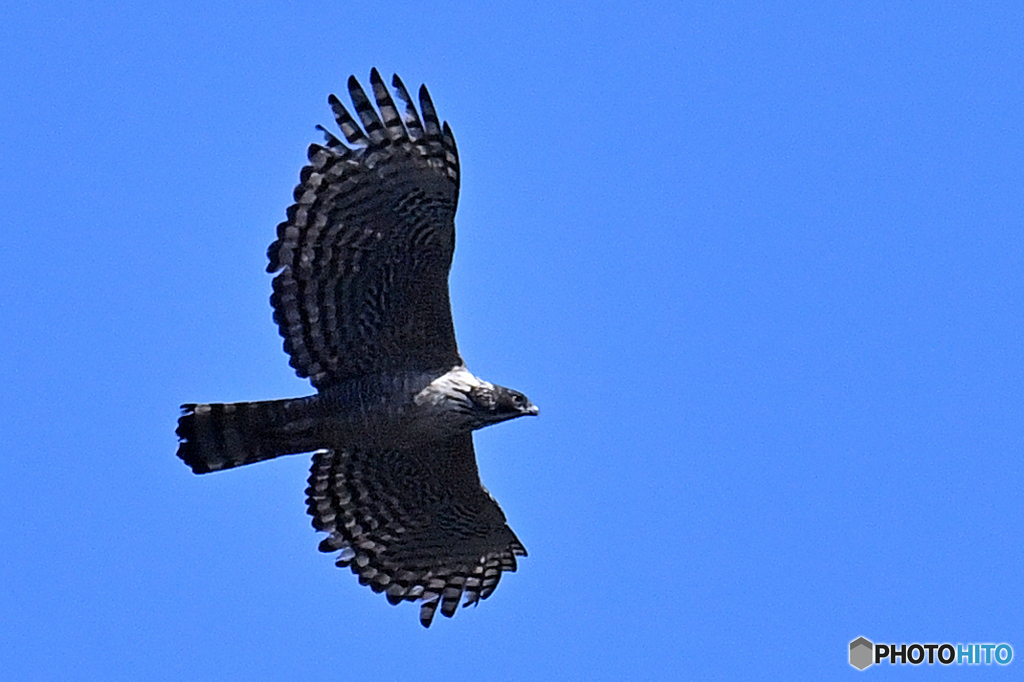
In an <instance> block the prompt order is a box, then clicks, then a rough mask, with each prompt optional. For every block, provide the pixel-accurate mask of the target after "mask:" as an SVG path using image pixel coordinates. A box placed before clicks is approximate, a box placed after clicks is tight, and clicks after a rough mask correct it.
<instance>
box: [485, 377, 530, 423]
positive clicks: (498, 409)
mask: <svg viewBox="0 0 1024 682" xmlns="http://www.w3.org/2000/svg"><path fill="white" fill-rule="evenodd" d="M468 397H469V400H470V402H471V403H472V405H473V413H474V414H475V415H476V416H478V417H480V418H481V419H482V420H483V422H484V424H483V425H484V426H486V425H487V424H497V423H498V422H503V421H507V420H509V419H515V418H516V417H526V416H537V415H538V414H540V410H539V409H538V408H537V406H536V405H534V404H533V403H531V402H530V399H529V398H527V397H526V396H525V395H523V394H522V393H520V392H519V391H514V390H512V389H511V388H505V387H504V386H497V385H495V384H488V383H485V382H481V384H480V385H478V386H473V387H472V388H470V389H469V392H468Z"/></svg>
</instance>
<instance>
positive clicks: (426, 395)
mask: <svg viewBox="0 0 1024 682" xmlns="http://www.w3.org/2000/svg"><path fill="white" fill-rule="evenodd" d="M415 401H416V404H417V405H423V406H430V407H431V409H434V410H438V411H440V412H442V413H444V414H447V415H448V419H450V420H453V421H455V422H456V423H461V424H462V426H461V427H460V428H466V427H468V428H469V429H479V428H482V427H484V426H489V425H491V424H497V423H498V422H503V421H508V420H509V419H515V418H516V417H526V416H530V415H537V414H540V410H538V409H537V406H536V405H534V404H533V403H531V402H530V400H529V398H527V397H526V396H525V395H523V394H522V393H520V392H519V391H514V390H512V389H511V388H505V387H504V386H497V385H495V384H492V383H490V382H487V381H483V380H482V379H479V378H477V377H475V376H473V375H472V374H470V373H469V372H468V371H466V368H465V367H455V368H453V369H452V370H451V371H450V372H448V373H447V374H445V375H443V376H440V377H438V378H437V379H435V380H434V381H432V382H431V383H430V385H428V386H427V387H426V388H424V389H423V390H422V391H420V392H419V393H418V394H417V395H416V398H415Z"/></svg>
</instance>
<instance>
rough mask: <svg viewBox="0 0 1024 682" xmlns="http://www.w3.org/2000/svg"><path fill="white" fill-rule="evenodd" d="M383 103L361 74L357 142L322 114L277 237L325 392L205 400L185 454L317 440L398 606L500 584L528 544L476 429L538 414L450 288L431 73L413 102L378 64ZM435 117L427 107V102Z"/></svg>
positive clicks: (343, 547)
mask: <svg viewBox="0 0 1024 682" xmlns="http://www.w3.org/2000/svg"><path fill="white" fill-rule="evenodd" d="M370 83H371V85H372V90H373V98H374V101H375V102H376V108H374V105H373V104H372V103H371V101H370V98H369V97H367V95H366V93H365V92H364V91H363V89H362V87H361V86H360V85H359V83H358V81H356V79H355V78H354V77H352V78H350V79H349V82H348V89H349V94H350V96H351V98H352V102H353V104H354V107H355V113H356V116H357V117H358V119H359V123H357V122H356V121H355V119H353V118H352V116H351V115H349V113H348V111H347V110H346V109H345V107H344V106H343V105H342V104H341V102H340V101H339V100H338V99H337V98H336V97H334V96H333V95H332V96H331V97H330V98H329V100H328V101H329V102H330V105H331V108H332V109H333V111H334V115H335V119H336V121H337V123H338V126H339V127H340V129H341V132H342V134H343V136H344V138H345V140H346V141H347V142H342V141H341V140H339V139H338V138H337V137H335V136H334V135H332V134H331V133H329V132H327V131H326V130H324V129H323V128H320V130H322V131H323V132H324V135H325V137H326V143H325V144H324V145H318V144H314V145H311V146H310V148H309V165H308V166H306V167H305V168H303V169H302V173H301V176H300V179H301V182H300V184H299V186H298V187H296V188H295V204H294V205H292V206H291V207H290V208H289V209H288V213H287V220H286V221H285V222H283V223H281V224H280V225H279V226H278V228H277V240H276V241H274V243H273V244H271V245H270V249H269V250H268V256H269V259H270V264H269V266H268V268H267V270H268V272H272V273H273V272H277V273H279V274H277V276H276V277H275V278H274V283H273V294H272V296H271V299H270V301H271V305H272V306H273V309H274V321H275V322H276V323H277V325H278V329H279V330H280V333H281V336H282V337H284V348H285V351H286V352H287V353H288V354H289V355H290V356H291V365H292V366H293V367H294V368H295V370H296V372H297V373H298V375H299V376H302V377H308V378H309V379H310V381H311V382H312V384H313V386H314V387H315V388H316V389H317V393H316V394H314V395H310V396H306V397H303V398H295V399H289V400H275V401H262V402H250V403H229V404H187V405H183V406H182V409H183V414H182V417H181V418H180V420H179V423H178V429H177V433H178V436H179V437H180V439H181V442H180V443H179V448H178V456H179V457H180V458H181V459H182V460H183V461H184V462H185V463H186V464H188V465H189V467H191V468H192V470H193V471H194V472H195V473H207V472H210V471H217V470H221V469H229V468H232V467H236V466H240V465H244V464H250V463H253V462H258V461H262V460H265V459H271V458H274V457H278V456H281V455H286V454H295V453H302V452H314V455H313V467H312V470H311V473H310V477H309V487H308V488H307V490H306V493H307V495H308V500H307V503H308V511H309V514H310V515H311V516H312V517H313V526H314V527H315V528H316V529H317V530H320V531H324V532H326V533H327V534H328V535H327V538H326V539H324V540H323V542H321V544H320V549H321V550H322V551H325V552H339V555H338V559H337V564H338V565H339V566H347V567H349V568H351V570H352V571H353V572H354V573H356V574H357V575H358V576H359V581H360V583H362V584H364V585H369V586H370V587H371V588H372V589H373V590H374V591H376V592H384V593H385V594H386V595H387V598H388V600H389V601H390V602H391V603H393V604H394V603H398V602H401V601H419V602H420V603H421V607H420V620H421V622H422V623H423V625H425V626H427V625H429V624H430V622H431V620H432V619H433V616H434V612H435V610H436V609H437V608H438V607H440V609H441V613H443V614H444V615H446V616H451V615H453V614H454V612H455V609H456V607H457V605H458V602H459V601H460V599H464V600H465V604H466V605H468V604H471V603H472V604H475V603H477V602H478V600H480V599H484V598H486V597H488V596H489V595H490V594H491V593H492V592H493V591H494V588H495V587H496V586H497V584H498V581H499V579H500V578H501V574H502V572H504V571H514V570H516V557H517V556H524V555H525V554H526V550H525V548H524V547H523V545H522V544H521V543H520V542H519V540H518V538H516V536H515V534H514V533H513V532H512V530H511V529H510V528H509V527H508V525H507V524H506V522H505V515H504V514H503V513H502V511H501V509H500V508H499V507H498V505H497V503H496V502H495V501H494V499H493V498H492V497H491V496H490V494H489V493H488V492H487V490H486V489H485V488H484V487H483V486H482V485H481V483H480V478H479V474H478V472H477V465H476V457H475V453H474V451H473V438H472V431H473V430H475V429H478V428H482V427H484V426H487V425H490V424H495V423H498V422H501V421H506V420H508V419H514V418H516V417H519V416H524V415H535V414H537V408H536V407H535V406H533V405H532V404H531V403H530V401H529V400H527V399H526V397H525V396H524V395H523V394H521V393H519V392H517V391H512V390H511V389H507V388H503V387H501V386H496V385H493V384H490V383H488V382H485V381H482V380H480V379H478V378H477V377H475V376H473V375H472V374H471V373H469V372H468V371H467V370H466V368H465V366H464V364H463V361H462V358H461V356H460V355H459V351H458V346H457V344H456V342H455V331H454V328H453V325H452V316H451V308H450V304H449V298H448V271H449V269H450V267H451V262H452V254H453V251H454V246H455V224H454V218H455V209H456V205H457V203H458V193H459V159H458V152H457V150H456V147H455V139H454V137H453V136H452V133H451V130H450V129H449V127H448V124H447V123H445V124H441V123H440V122H439V121H438V118H437V114H436V113H435V111H434V105H433V103H432V102H431V100H430V95H429V94H428V93H427V90H426V88H425V87H421V88H420V91H419V111H417V108H416V105H415V103H414V102H413V100H412V98H411V97H410V95H409V93H408V92H407V91H406V89H405V86H404V85H403V84H402V82H401V80H399V78H398V77H397V76H395V78H394V80H393V82H392V84H393V86H394V88H395V92H396V93H397V95H398V97H399V99H400V100H401V102H402V105H403V110H402V111H401V112H400V111H399V108H398V107H397V106H396V105H395V102H394V100H393V99H392V97H391V94H390V93H389V92H388V89H387V87H385V85H384V83H383V81H382V80H381V78H380V75H379V74H378V73H377V71H376V69H375V70H373V71H372V72H371V74H370ZM421 113H422V116H421Z"/></svg>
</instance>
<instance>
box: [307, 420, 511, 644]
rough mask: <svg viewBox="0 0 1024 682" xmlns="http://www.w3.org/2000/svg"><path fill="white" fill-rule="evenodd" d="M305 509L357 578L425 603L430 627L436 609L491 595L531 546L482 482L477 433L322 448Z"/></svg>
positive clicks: (424, 618) (397, 598) (448, 612)
mask: <svg viewBox="0 0 1024 682" xmlns="http://www.w3.org/2000/svg"><path fill="white" fill-rule="evenodd" d="M306 494H307V495H308V499H307V504H308V505H309V514H310V515H311V516H312V517H313V527H314V528H316V529H317V530H322V531H327V532H328V533H330V535H329V536H328V537H327V538H325V539H324V540H323V541H322V542H321V543H320V550H321V551H323V552H333V551H336V550H341V554H340V555H339V557H338V559H337V564H338V566H349V567H350V568H351V569H352V572H353V573H355V574H356V575H358V576H359V582H360V583H361V584H363V585H369V586H370V587H371V588H372V589H373V591H374V592H384V593H386V594H387V598H388V601H389V602H391V603H392V604H397V603H399V602H401V601H403V600H404V601H417V600H419V601H421V602H422V605H421V607H420V622H421V623H423V625H424V626H429V625H430V621H431V620H432V619H433V617H434V611H435V610H436V609H437V607H438V606H440V607H441V613H442V614H444V615H445V616H448V617H451V616H452V615H453V614H454V613H455V609H456V608H457V607H458V605H459V599H460V598H461V597H463V596H464V597H465V598H466V601H465V604H463V606H468V605H469V604H475V603H476V602H477V601H479V600H480V599H486V598H487V597H488V596H490V594H491V592H493V591H494V588H495V587H497V585H498V580H500V579H501V573H502V571H515V570H516V556H525V555H526V549H525V548H524V547H523V545H522V544H521V543H520V542H519V539H518V538H517V537H516V536H515V533H513V532H512V529H511V528H509V527H508V525H507V524H506V523H505V515H504V514H503V513H502V511H501V508H500V507H498V503H497V502H495V501H494V498H492V497H491V496H490V493H488V492H487V490H486V489H485V488H484V487H483V486H482V485H481V484H480V478H479V475H478V474H477V468H476V457H475V455H474V453H473V437H472V435H471V434H468V433H467V434H465V435H460V436H457V437H455V438H452V439H450V440H447V441H439V442H436V443H433V444H431V445H429V446H423V447H419V448H416V449H412V450H395V451H387V452H377V451H363V450H358V449H353V448H345V449H338V450H318V451H317V452H316V453H315V454H314V456H313V467H312V469H311V471H310V476H309V488H308V489H307V490H306Z"/></svg>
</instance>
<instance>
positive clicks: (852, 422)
mask: <svg viewBox="0 0 1024 682" xmlns="http://www.w3.org/2000/svg"><path fill="white" fill-rule="evenodd" d="M509 4H510V3H480V2H477V3H454V4H452V3H449V4H444V5H442V6H437V7H427V6H424V5H423V4H422V3H407V2H404V1H402V0H398V1H396V2H391V3H385V4H384V5H381V6H379V7H378V6H374V5H367V4H358V5H356V4H351V3H340V2H336V3H311V4H307V5H296V4H294V3H292V4H285V3H281V4H274V3H220V4H219V5H217V7H216V8H213V7H206V6H203V5H192V4H189V3H186V4H182V3H170V2H156V3H142V4H137V5H133V4H130V3H120V4H115V3H108V2H100V3H88V4H86V3H81V4H70V5H69V4H67V3H55V4H47V3H45V2H37V3H25V2H13V3H9V5H8V8H7V9H5V20H4V26H3V27H2V28H0V63H3V64H4V65H5V66H4V68H3V69H2V70H0V93H2V95H3V98H2V99H3V103H2V104H0V148H2V153H0V202H2V206H3V215H4V216H5V218H4V222H5V227H4V228H3V235H4V239H3V247H2V249H3V251H2V253H3V256H4V263H5V272H6V277H5V281H6V284H5V285H4V286H3V287H0V311H2V312H3V316H4V318H5V324H4V325H3V326H2V327H0V348H2V349H3V353H4V356H5V361H4V362H3V363H0V408H2V409H0V435H2V437H3V440H4V443H5V453H4V456H3V457H2V458H0V516H2V518H3V519H4V521H3V522H2V523H0V543H2V546H3V548H4V550H3V553H2V557H3V558H2V559H0V583H2V584H3V586H4V589H3V590H2V591H0V622H2V623H4V628H3V629H4V634H3V636H2V637H0V670H2V671H4V674H3V676H4V677H5V678H9V679H13V680H55V679H63V680H78V679H81V680H93V679H107V680H151V679H152V680H174V679H206V680H229V679H246V680H251V679H282V680H283V679H316V678H325V679H334V678H339V679H341V678H348V677H352V676H353V675H359V676H362V677H364V678H368V679H432V678H437V679H441V678H443V679H493V680H524V679H543V678H545V677H548V676H550V675H552V674H555V675H558V676H561V677H564V678H568V679H588V680H591V679H592V680H598V679H607V680H615V679H627V678H634V679H667V678H684V679H685V678H693V679H738V678H743V679H756V678H759V677H770V678H774V679H779V678H780V677H785V678H786V679H800V678H805V679H829V678H833V677H835V678H838V677H840V676H850V677H851V678H852V677H853V676H855V675H860V674H864V675H867V674H872V673H873V674H884V675H895V674H898V673H899V672H903V671H902V670H899V671H897V670H869V671H867V672H866V673H858V672H857V671H856V670H854V669H853V668H851V667H850V666H849V665H848V664H847V661H846V655H847V647H848V643H849V642H850V641H851V640H853V639H854V638H856V637H858V636H861V635H863V636H865V637H867V638H868V639H871V640H873V641H880V642H897V643H898V642H1007V643H1009V644H1011V645H1012V646H1013V647H1014V651H1015V659H1014V661H1013V662H1012V663H1011V667H1013V668H1018V667H1020V666H1021V665H1024V660H1022V659H1024V620H1022V618H1021V615H1020V595H1021V594H1022V593H1024V571H1022V570H1021V566H1022V565H1024V550H1022V545H1021V542H1020V538H1021V537H1022V536H1024V514H1022V506H1024V495H1022V492H1021V482H1022V479H1024V468H1022V464H1021V453H1022V446H1024V356H1022V343H1021V333H1022V332H1021V330H1022V328H1024V284H1022V277H1021V275H1022V269H1024V123H1022V122H1024V52H1022V51H1021V37H1022V36H1024V9H1022V6H1021V5H1020V3H1017V2H990V3H984V4H983V5H982V6H980V7H967V6H966V4H965V3H934V2H929V3H924V2H905V3H891V4H887V3H873V2H865V3H832V2H818V3H763V2H758V3H752V2H731V3H700V2H698V3H662V2H651V3H643V4H641V5H638V4H636V3H626V2H615V1H613V2H605V3H602V4H600V5H596V6H587V5H581V4H579V3H561V2H557V1H556V2H546V3H512V5H514V7H510V6H509ZM372 66H377V67H378V68H380V69H381V71H382V72H383V73H385V74H388V75H390V73H392V72H398V73H399V74H400V75H401V76H402V77H403V79H404V80H405V82H406V83H407V84H408V85H409V86H410V87H415V86H416V85H418V84H419V83H426V84H428V86H429V88H430V91H431V93H432V95H433V98H434V102H435V104H436V105H437V109H438V112H439V114H440V116H441V117H442V118H444V119H446V120H448V121H449V122H450V123H451V125H452V128H453V130H454V132H455V137H456V139H457V140H458V144H459V151H460V156H461V160H462V167H463V176H462V194H461V198H460V204H459V214H458V218H457V223H456V224H457V228H458V246H457V249H456V255H455V264H454V269H453V272H452V277H451V286H452V300H453V306H454V314H455V320H456V329H457V332H458V337H459V343H460V347H461V349H462V353H463V356H464V357H465V358H466V360H467V362H468V363H469V366H470V368H471V369H472V370H473V371H474V372H475V373H477V374H479V375H481V376H483V377H484V378H487V379H489V380H492V381H495V382H497V383H501V384H504V385H507V386H512V387H515V388H518V389H520V390H522V391H524V392H525V393H527V394H528V395H529V396H530V397H531V399H533V400H534V402H536V403H537V404H538V405H539V406H540V407H541V411H542V415H541V417H540V419H536V420H520V421H515V422H512V423H509V424H505V425H501V426H497V427H494V428H491V429H487V430H485V431H483V432H479V433H478V434H477V438H476V443H477V451H478V459H479V462H480V467H481V474H482V477H483V480H484V483H485V484H486V485H487V486H488V488H489V489H490V490H491V492H492V493H493V494H494V495H495V497H496V498H497V499H498V500H499V501H500V502H501V504H502V506H503V508H504V510H505V513H506V515H507V516H508V518H509V522H510V524H511V526H512V527H513V528H514V529H515V531H516V533H517V534H518V535H519V537H520V538H521V539H522V541H523V543H524V544H525V545H526V547H527V548H528V549H529V551H530V555H529V557H527V558H525V559H523V560H522V561H521V563H520V570H519V572H518V573H516V574H513V575H510V576H507V577H506V578H505V579H504V580H503V581H502V583H501V586H500V587H499V588H498V590H497V591H496V592H495V593H494V595H493V596H492V597H491V598H490V599H488V600H487V601H486V602H484V603H482V604H481V605H480V607H479V608H476V609H470V610H460V611H459V612H458V614H457V615H456V617H455V618H454V619H452V620H448V619H443V618H439V619H438V620H437V621H435V624H434V626H433V627H431V628H430V629H429V630H424V629H423V628H422V627H421V626H420V625H419V623H418V622H417V618H416V612H417V609H415V608H414V607H411V606H408V605H403V606H400V607H391V606H389V605H388V604H387V603H386V601H385V600H384V599H383V598H382V597H380V596H379V595H374V594H373V593H371V592H370V591H369V590H368V589H366V588H363V587H360V586H359V585H358V584H357V581H356V579H355V577H354V576H352V575H351V574H350V573H348V572H347V571H342V570H339V569H337V568H335V567H334V566H333V563H332V561H331V560H330V557H329V556H327V555H322V554H320V553H319V552H318V551H317V549H316V545H317V542H318V540H319V537H318V534H317V533H315V532H314V531H313V529H312V528H311V527H310V524H309V519H308V517H307V516H306V514H305V504H304V493H303V491H304V488H305V485H306V484H305V480H306V476H307V470H308V466H309V459H308V457H293V458H284V459H279V460H276V461H274V462H268V463H264V464H262V465H260V466H254V467H249V468H245V469H239V470H235V471H231V472H225V473H222V474H215V475H210V476H202V477H197V476H194V475H193V474H191V473H190V472H189V471H188V469H187V468H186V467H185V466H184V465H182V463H181V462H179V461H178V460H177V458H176V457H175V455H174V453H175V448H176V438H175V436H174V427H175V420H176V419H177V416H178V405H179V404H181V403H183V402H191V401H217V400H245V399H260V398H264V399H266V398H277V397H287V396H295V395H300V394H304V393H307V392H309V391H310V389H309V387H308V384H307V383H306V382H304V381H302V380H300V379H298V378H297V377H295V375H294V374H293V372H292V371H291V369H290V368H289V367H288V362H287V357H286V356H285V354H284V353H283V352H282V350H281V340H280V338H279V337H278V335H277V331H276V329H275V326H274V325H273V323H272V321H271V316H270V307H269V304H268V301H267V299H268V296H269V293H270V277H269V276H268V275H266V274H265V273H264V267H265V264H266V261H265V258H266V256H265V252H266V247H267V245H268V244H269V243H270V241H271V240H272V239H273V237H274V228H275V226H276V225H277V223H278V222H280V221H281V220H282V219H283V217H284V210H285V208H286V207H287V206H288V204H289V203H290V201H291V192H292V188H293V186H294V185H295V183H296V182H297V180H298V172H299V169H300V167H301V166H302V165H303V163H304V160H305V149H306V146H307V145H308V144H309V143H310V142H312V141H315V140H317V139H318V137H319V136H318V134H317V133H316V131H315V130H314V125H316V124H318V123H321V124H329V123H330V122H331V116H330V112H329V109H328V107H327V105H326V97H327V95H328V93H331V92H336V93H338V94H339V96H343V98H344V84H345V80H346V78H347V77H348V75H349V74H356V75H357V76H358V77H359V78H360V79H361V80H364V81H365V79H366V78H367V76H368V73H369V69H370V67H372ZM907 667H910V666H907ZM920 668H922V669H918V670H917V671H916V672H917V673H918V674H921V675H924V676H926V677H930V676H935V677H941V679H954V678H957V677H960V676H966V675H977V674H979V671H978V670H975V669H971V668H963V667H961V668H956V669H949V668H944V667H940V666H932V667H929V666H920ZM985 673H1001V674H1002V677H1004V678H1005V677H1006V676H1007V675H1008V674H1010V675H1012V674H1013V672H1012V670H1006V669H1001V670H987V671H984V672H983V673H980V674H985Z"/></svg>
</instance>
